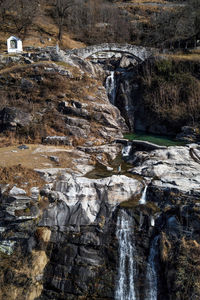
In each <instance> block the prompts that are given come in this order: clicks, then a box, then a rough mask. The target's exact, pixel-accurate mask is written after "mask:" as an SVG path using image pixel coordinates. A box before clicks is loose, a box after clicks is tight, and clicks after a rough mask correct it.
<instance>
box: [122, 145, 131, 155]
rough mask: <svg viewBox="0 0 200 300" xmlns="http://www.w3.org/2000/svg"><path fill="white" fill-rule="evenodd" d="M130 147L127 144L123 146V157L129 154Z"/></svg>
mask: <svg viewBox="0 0 200 300" xmlns="http://www.w3.org/2000/svg"><path fill="white" fill-rule="evenodd" d="M131 149H132V145H127V146H125V147H124V148H123V149H122V156H123V157H127V156H129V154H130V152H131Z"/></svg>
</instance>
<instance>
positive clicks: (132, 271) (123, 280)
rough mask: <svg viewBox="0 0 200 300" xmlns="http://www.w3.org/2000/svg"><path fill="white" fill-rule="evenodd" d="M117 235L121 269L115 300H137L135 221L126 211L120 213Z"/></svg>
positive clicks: (119, 269) (119, 270)
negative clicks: (135, 285) (133, 236)
mask: <svg viewBox="0 0 200 300" xmlns="http://www.w3.org/2000/svg"><path fill="white" fill-rule="evenodd" d="M116 235H117V238H118V241H119V268H118V278H117V283H116V291H115V300H136V293H135V287H134V279H135V276H136V264H135V261H134V256H135V245H134V241H133V239H132V235H133V220H132V218H131V216H129V215H128V214H127V212H126V211H124V210H121V211H120V213H119V216H118V219H117V232H116Z"/></svg>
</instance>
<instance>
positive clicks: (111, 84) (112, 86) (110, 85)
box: [106, 71, 116, 105]
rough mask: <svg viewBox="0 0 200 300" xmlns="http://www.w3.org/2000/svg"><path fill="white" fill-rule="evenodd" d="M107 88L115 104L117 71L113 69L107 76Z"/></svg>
mask: <svg viewBox="0 0 200 300" xmlns="http://www.w3.org/2000/svg"><path fill="white" fill-rule="evenodd" d="M106 90H107V94H108V98H109V100H110V102H111V103H112V104H113V105H115V97H116V82H115V72H114V71H111V72H110V75H109V76H108V77H107V78H106Z"/></svg>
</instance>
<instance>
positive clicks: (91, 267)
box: [40, 223, 117, 299]
mask: <svg viewBox="0 0 200 300" xmlns="http://www.w3.org/2000/svg"><path fill="white" fill-rule="evenodd" d="M114 232H115V230H114V224H111V223H110V224H106V225H104V228H101V227H100V226H98V225H96V226H81V227H80V229H79V230H78V231H76V230H75V231H71V232H66V231H65V232H59V231H58V230H57V229H56V231H55V232H52V235H51V242H50V243H49V245H48V248H47V253H48V255H49V257H50V263H49V264H48V265H47V267H46V270H45V273H44V279H45V285H44V292H43V294H42V295H41V297H40V299H54V298H55V299H58V298H60V297H61V299H66V297H67V299H77V298H78V296H83V295H84V296H86V299H95V298H96V299H98V298H101V299H113V297H114V285H115V271H116V263H117V262H116V258H117V244H116V240H115V236H114ZM113 242H114V245H113ZM111 257H112V259H111ZM52 291H54V293H52ZM61 295H63V298H62V296H61Z"/></svg>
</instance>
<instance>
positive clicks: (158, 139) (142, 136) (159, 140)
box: [124, 132, 185, 146]
mask: <svg viewBox="0 0 200 300" xmlns="http://www.w3.org/2000/svg"><path fill="white" fill-rule="evenodd" d="M124 138H125V139H129V140H131V141H132V140H141V141H147V142H150V143H154V144H157V145H160V146H183V145H185V142H181V141H176V140H175V139H174V138H173V137H168V136H161V135H153V134H147V133H144V132H137V133H129V134H125V135H124Z"/></svg>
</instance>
